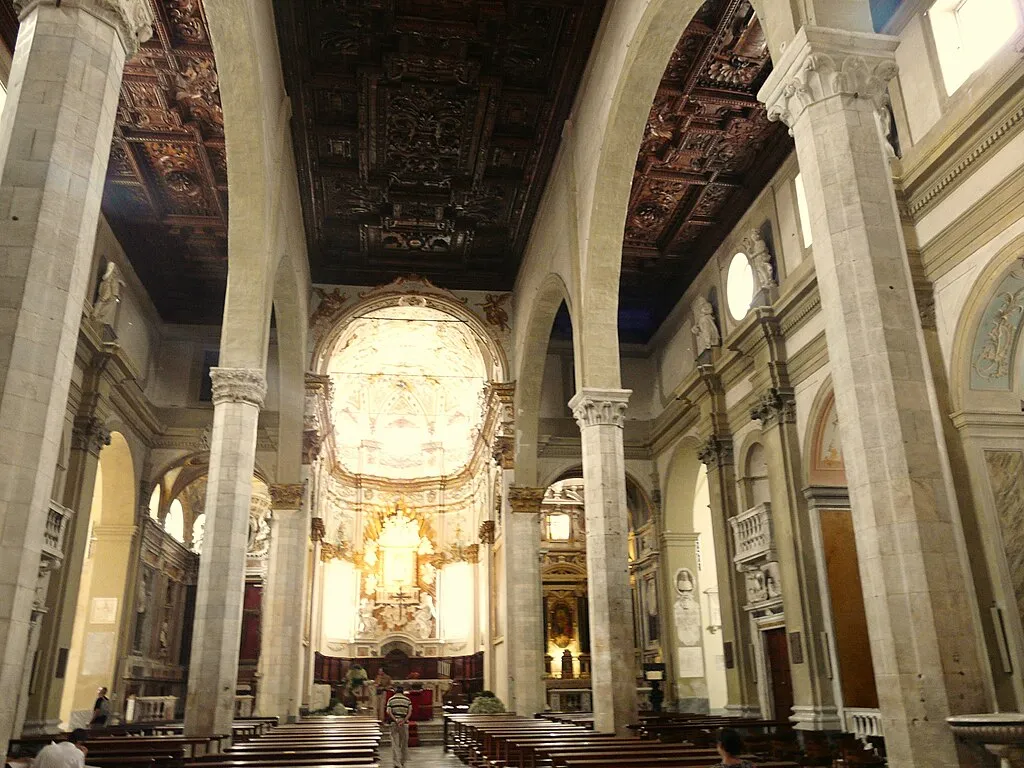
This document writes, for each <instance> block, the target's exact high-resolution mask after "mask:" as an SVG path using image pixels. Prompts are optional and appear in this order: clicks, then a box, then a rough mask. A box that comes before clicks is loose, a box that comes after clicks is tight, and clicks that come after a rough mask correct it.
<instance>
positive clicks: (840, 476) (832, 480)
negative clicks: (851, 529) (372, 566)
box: [804, 375, 847, 487]
mask: <svg viewBox="0 0 1024 768" xmlns="http://www.w3.org/2000/svg"><path fill="white" fill-rule="evenodd" d="M838 419H839V417H838V413H837V411H836V398H835V392H834V391H833V390H832V376H831V375H829V376H827V377H826V378H825V381H824V382H822V384H821V386H820V387H818V392H817V394H816V395H815V396H814V400H813V402H812V403H811V413H810V418H809V419H808V420H807V433H806V436H805V439H804V475H805V477H804V480H805V481H806V483H807V484H808V485H827V486H836V487H840V486H845V485H846V484H847V482H846V464H845V462H844V461H843V446H842V443H841V442H840V438H839V435H840V433H839V420H838Z"/></svg>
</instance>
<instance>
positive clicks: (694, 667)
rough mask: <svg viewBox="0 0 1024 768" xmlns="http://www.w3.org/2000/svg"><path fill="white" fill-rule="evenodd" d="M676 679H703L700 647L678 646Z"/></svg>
mask: <svg viewBox="0 0 1024 768" xmlns="http://www.w3.org/2000/svg"><path fill="white" fill-rule="evenodd" d="M676 658H677V659H678V667H679V668H678V670H677V671H676V677H678V678H683V677H704V650H703V649H702V648H701V647H700V646H689V647H688V646H685V645H680V646H679V647H678V648H676Z"/></svg>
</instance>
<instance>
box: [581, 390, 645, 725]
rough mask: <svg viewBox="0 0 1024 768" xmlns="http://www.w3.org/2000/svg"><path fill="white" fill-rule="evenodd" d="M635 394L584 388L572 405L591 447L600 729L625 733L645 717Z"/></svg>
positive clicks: (587, 459)
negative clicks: (632, 505)
mask: <svg viewBox="0 0 1024 768" xmlns="http://www.w3.org/2000/svg"><path fill="white" fill-rule="evenodd" d="M630 394H632V392H631V390H628V389H590V388H583V389H581V390H580V391H579V392H577V393H576V394H575V395H574V396H573V398H572V399H571V400H570V401H569V407H570V408H571V409H572V413H573V416H575V417H576V423H577V424H579V427H580V435H581V437H582V446H583V497H584V503H585V505H586V507H585V508H586V519H587V591H588V594H589V600H590V659H591V688H592V690H593V697H594V729H595V730H597V731H602V732H608V731H615V732H616V733H619V734H621V735H625V734H626V733H628V732H627V731H626V726H628V725H631V724H633V723H635V722H636V721H637V717H638V714H637V697H636V681H637V675H636V669H635V667H636V663H635V661H634V658H635V649H634V647H633V627H632V621H631V620H630V617H631V616H632V615H633V600H632V595H631V593H630V589H629V522H628V513H627V511H626V459H625V456H624V453H623V447H622V429H623V422H624V420H625V413H626V404H627V403H628V402H629V396H630Z"/></svg>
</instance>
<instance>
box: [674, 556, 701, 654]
mask: <svg viewBox="0 0 1024 768" xmlns="http://www.w3.org/2000/svg"><path fill="white" fill-rule="evenodd" d="M696 591H697V583H696V580H695V579H694V577H693V572H692V571H691V570H690V569H689V568H680V569H679V570H678V571H676V578H675V593H676V594H675V605H674V606H673V610H672V613H673V618H674V619H675V623H676V638H677V639H678V640H679V644H680V645H682V646H695V645H700V633H701V626H700V603H698V602H697V597H696V595H695V594H694V593H695V592H696Z"/></svg>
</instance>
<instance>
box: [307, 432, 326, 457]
mask: <svg viewBox="0 0 1024 768" xmlns="http://www.w3.org/2000/svg"><path fill="white" fill-rule="evenodd" d="M323 444H324V439H323V436H322V435H321V434H320V432H319V431H318V430H316V429H307V430H306V431H304V432H303V433H302V463H303V464H307V465H308V464H314V463H315V462H316V460H317V458H318V457H319V456H320V449H321V448H322V447H323Z"/></svg>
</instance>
